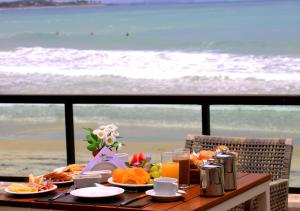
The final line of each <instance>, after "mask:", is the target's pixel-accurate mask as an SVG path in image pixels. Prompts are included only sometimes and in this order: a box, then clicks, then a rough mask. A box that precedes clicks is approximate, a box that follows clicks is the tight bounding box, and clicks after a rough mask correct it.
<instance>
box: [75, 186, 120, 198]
mask: <svg viewBox="0 0 300 211" xmlns="http://www.w3.org/2000/svg"><path fill="white" fill-rule="evenodd" d="M122 193H124V189H123V188H118V187H88V188H80V189H76V190H73V191H71V193H70V194H71V195H72V196H76V197H81V198H103V197H111V196H117V195H120V194H122Z"/></svg>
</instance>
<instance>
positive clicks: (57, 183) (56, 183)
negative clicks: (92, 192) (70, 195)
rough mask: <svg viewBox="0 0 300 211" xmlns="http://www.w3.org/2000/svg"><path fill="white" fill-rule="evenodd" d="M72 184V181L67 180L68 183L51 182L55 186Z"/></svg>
mask: <svg viewBox="0 0 300 211" xmlns="http://www.w3.org/2000/svg"><path fill="white" fill-rule="evenodd" d="M72 182H74V181H73V180H68V181H61V182H52V183H53V184H55V185H63V184H69V183H72Z"/></svg>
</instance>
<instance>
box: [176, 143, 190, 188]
mask: <svg viewBox="0 0 300 211" xmlns="http://www.w3.org/2000/svg"><path fill="white" fill-rule="evenodd" d="M173 160H174V161H175V162H178V163H179V178H178V184H179V188H180V189H187V188H188V187H189V185H190V149H186V148H180V149H176V150H175V152H174V158H173Z"/></svg>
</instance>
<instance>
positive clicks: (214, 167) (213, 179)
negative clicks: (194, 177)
mask: <svg viewBox="0 0 300 211" xmlns="http://www.w3.org/2000/svg"><path fill="white" fill-rule="evenodd" d="M200 195H201V196H222V195H224V167H223V165H220V164H218V163H216V161H215V160H214V159H208V161H207V162H205V163H204V164H202V165H201V166H200Z"/></svg>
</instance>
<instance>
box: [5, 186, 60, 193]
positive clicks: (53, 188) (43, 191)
mask: <svg viewBox="0 0 300 211" xmlns="http://www.w3.org/2000/svg"><path fill="white" fill-rule="evenodd" d="M56 188H57V186H56V185H53V187H52V188H49V189H47V190H42V191H38V192H12V191H10V190H8V187H6V188H5V189H4V191H5V192H6V193H9V194H14V195H36V194H41V193H47V192H50V191H53V190H55V189H56Z"/></svg>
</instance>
